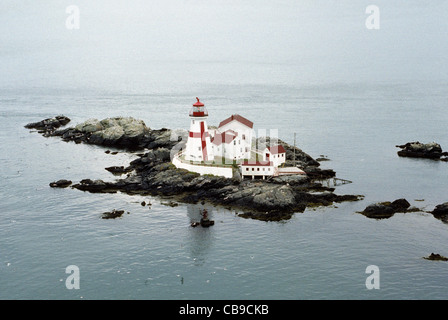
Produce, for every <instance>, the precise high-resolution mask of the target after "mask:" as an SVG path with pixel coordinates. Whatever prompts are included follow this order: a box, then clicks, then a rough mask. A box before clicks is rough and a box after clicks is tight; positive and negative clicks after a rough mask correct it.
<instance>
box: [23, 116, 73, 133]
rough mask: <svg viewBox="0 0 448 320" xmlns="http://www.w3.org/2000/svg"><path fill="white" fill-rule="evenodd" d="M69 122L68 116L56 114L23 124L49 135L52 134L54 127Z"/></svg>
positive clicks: (56, 127)
mask: <svg viewBox="0 0 448 320" xmlns="http://www.w3.org/2000/svg"><path fill="white" fill-rule="evenodd" d="M69 122H70V118H68V117H66V116H62V115H60V116H56V117H54V118H47V119H44V120H41V121H38V122H32V123H28V124H27V125H25V128H27V129H37V130H38V132H39V133H42V134H43V135H44V136H46V137H49V136H51V135H53V134H54V132H55V131H56V129H58V128H60V127H62V126H65V125H66V124H67V123H69Z"/></svg>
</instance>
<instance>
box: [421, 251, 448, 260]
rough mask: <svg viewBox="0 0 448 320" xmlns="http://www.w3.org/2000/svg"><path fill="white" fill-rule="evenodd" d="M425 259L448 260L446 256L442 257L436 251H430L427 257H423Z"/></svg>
mask: <svg viewBox="0 0 448 320" xmlns="http://www.w3.org/2000/svg"><path fill="white" fill-rule="evenodd" d="M423 258H424V259H426V260H432V261H448V258H447V257H444V256H442V255H440V254H438V253H431V254H430V255H429V256H427V257H423Z"/></svg>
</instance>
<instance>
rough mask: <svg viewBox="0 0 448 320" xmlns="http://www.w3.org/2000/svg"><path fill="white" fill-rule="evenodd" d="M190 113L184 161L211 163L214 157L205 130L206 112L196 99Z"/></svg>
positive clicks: (208, 136)
mask: <svg viewBox="0 0 448 320" xmlns="http://www.w3.org/2000/svg"><path fill="white" fill-rule="evenodd" d="M196 100H197V102H196V103H194V104H193V107H192V109H191V111H190V119H191V122H190V131H189V134H188V139H187V144H186V147H185V152H184V155H185V160H189V161H211V160H213V159H214V155H213V152H212V148H211V143H210V134H209V133H208V129H207V121H206V120H207V118H208V112H207V109H206V108H205V106H204V104H203V103H202V102H201V101H199V98H196Z"/></svg>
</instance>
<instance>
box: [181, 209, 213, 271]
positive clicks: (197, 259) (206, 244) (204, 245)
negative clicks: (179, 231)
mask: <svg viewBox="0 0 448 320" xmlns="http://www.w3.org/2000/svg"><path fill="white" fill-rule="evenodd" d="M204 210H206V212H207V215H208V218H209V219H210V220H213V207H210V206H207V205H195V204H190V205H188V206H187V217H188V218H189V220H190V225H191V224H192V223H194V222H199V221H200V220H201V218H202V217H203V212H204ZM214 240H215V237H214V228H213V227H209V228H204V227H202V226H201V225H199V226H197V227H191V228H190V230H189V232H188V233H187V239H186V241H185V243H186V246H187V247H188V248H189V250H190V252H191V258H192V259H193V261H194V265H195V266H201V265H203V264H204V262H205V260H206V257H207V255H208V252H209V251H210V249H211V248H212V247H213V242H214Z"/></svg>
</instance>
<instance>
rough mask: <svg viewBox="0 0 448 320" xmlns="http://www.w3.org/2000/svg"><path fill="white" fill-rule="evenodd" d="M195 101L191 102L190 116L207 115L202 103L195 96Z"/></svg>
mask: <svg viewBox="0 0 448 320" xmlns="http://www.w3.org/2000/svg"><path fill="white" fill-rule="evenodd" d="M196 100H197V102H196V103H194V104H193V108H191V111H190V117H207V116H208V112H207V109H206V108H205V107H204V104H203V103H202V102H201V101H199V98H198V97H196Z"/></svg>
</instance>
